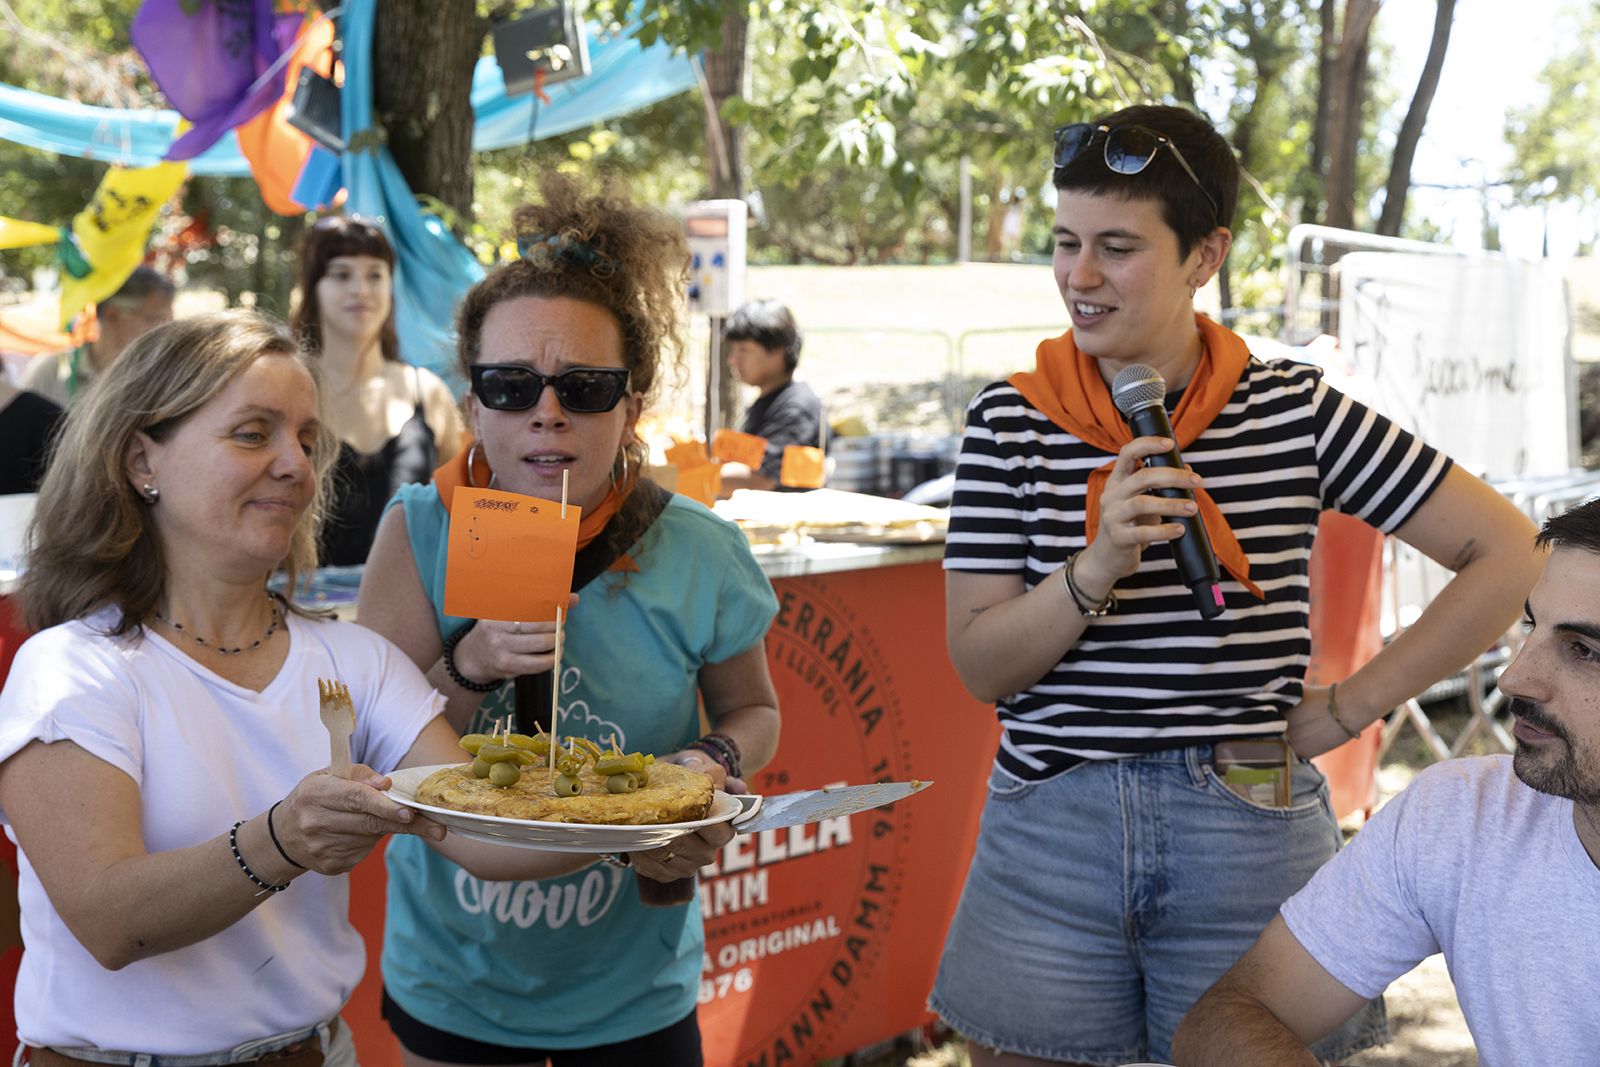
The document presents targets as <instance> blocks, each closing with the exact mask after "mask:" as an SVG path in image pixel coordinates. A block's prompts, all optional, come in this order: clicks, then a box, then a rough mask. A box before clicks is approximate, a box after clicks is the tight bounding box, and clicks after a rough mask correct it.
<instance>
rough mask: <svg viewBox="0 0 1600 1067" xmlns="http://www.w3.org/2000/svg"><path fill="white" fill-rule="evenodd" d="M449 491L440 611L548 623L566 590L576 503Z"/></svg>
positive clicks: (466, 489) (496, 492) (472, 490)
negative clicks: (446, 543) (448, 517)
mask: <svg viewBox="0 0 1600 1067" xmlns="http://www.w3.org/2000/svg"><path fill="white" fill-rule="evenodd" d="M566 510H567V517H566V518H564V519H563V518H562V517H561V504H560V502H558V501H550V500H544V499H542V498H540V497H532V496H523V495H521V494H520V493H504V492H501V491H500V490H498V489H475V488H472V487H470V486H466V485H459V486H456V490H455V492H454V493H453V494H452V496H451V501H450V540H449V546H448V555H447V557H446V561H445V577H444V610H445V613H446V614H447V615H458V616H460V617H462V618H470V619H500V620H510V621H513V622H553V621H555V617H556V608H557V607H560V608H561V609H562V610H563V611H565V609H566V606H567V598H568V596H569V595H570V594H571V592H572V562H573V557H574V556H576V555H577V551H578V520H579V518H580V517H581V514H580V513H581V511H582V509H580V508H579V507H578V506H577V505H576V504H568V505H567V506H566Z"/></svg>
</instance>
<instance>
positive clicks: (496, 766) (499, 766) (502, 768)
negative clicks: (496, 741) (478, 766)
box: [489, 763, 522, 786]
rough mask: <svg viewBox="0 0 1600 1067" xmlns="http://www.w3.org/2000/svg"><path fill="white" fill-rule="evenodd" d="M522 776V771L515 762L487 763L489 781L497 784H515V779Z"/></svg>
mask: <svg viewBox="0 0 1600 1067" xmlns="http://www.w3.org/2000/svg"><path fill="white" fill-rule="evenodd" d="M521 777H522V771H520V770H519V769H518V768H517V765H516V764H515V763H491V764H490V765H489V781H490V782H491V783H492V784H494V785H498V786H508V785H516V784H517V779H518V778H521Z"/></svg>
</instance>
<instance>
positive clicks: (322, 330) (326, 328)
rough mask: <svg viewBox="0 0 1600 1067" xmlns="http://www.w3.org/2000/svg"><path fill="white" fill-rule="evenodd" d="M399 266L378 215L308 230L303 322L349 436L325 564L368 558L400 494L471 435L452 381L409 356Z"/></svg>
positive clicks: (344, 440)
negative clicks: (401, 319)
mask: <svg viewBox="0 0 1600 1067" xmlns="http://www.w3.org/2000/svg"><path fill="white" fill-rule="evenodd" d="M393 272H394V249H393V247H391V246H390V244H389V241H388V239H387V238H386V237H384V235H383V231H382V230H380V229H379V228H378V227H377V226H375V225H373V224H372V223H371V222H368V221H366V220H364V219H360V218H356V217H354V216H347V215H328V216H325V217H323V218H320V219H318V220H317V221H316V223H315V224H313V225H312V227H311V229H310V230H309V231H308V232H307V233H306V238H305V245H304V247H303V248H302V251H301V256H300V303H299V306H298V307H297V308H296V309H295V316H294V326H295V332H296V333H297V334H298V335H299V337H300V339H301V342H302V343H303V344H305V345H306V347H307V348H309V349H310V350H311V351H312V352H313V353H315V354H316V355H318V356H319V357H320V359H321V367H322V388H323V395H324V401H325V407H326V409H327V412H328V415H327V418H328V425H329V427H330V428H331V429H332V430H333V432H334V435H335V436H336V437H337V438H338V439H339V455H338V459H337V461H336V462H335V464H334V469H333V482H332V486H331V490H332V493H333V500H332V504H331V507H330V509H329V513H328V518H327V521H326V522H325V523H324V525H323V531H322V562H323V563H324V564H331V565H334V566H344V565H348V564H354V563H362V562H364V561H365V560H366V558H367V550H368V549H369V548H371V547H372V538H373V535H374V534H375V533H376V532H377V530H378V521H379V520H380V519H381V518H382V517H383V508H384V505H385V504H386V503H387V502H388V500H389V498H390V497H391V496H393V495H394V491H395V490H396V489H398V488H400V486H402V485H405V484H407V483H408V482H425V481H427V480H428V478H429V476H430V475H431V474H432V473H433V469H434V467H436V466H438V465H439V464H440V463H442V462H446V461H448V460H449V459H451V458H452V457H453V456H454V455H455V454H456V452H457V450H458V449H459V446H460V442H461V413H460V409H459V408H458V407H457V406H456V402H455V398H454V397H453V396H452V395H451V394H450V389H449V387H448V386H446V385H445V383H444V382H443V381H441V380H440V379H439V377H438V376H437V375H435V374H434V373H432V372H431V371H427V370H423V369H422V368H421V367H412V366H408V365H407V364H405V363H403V362H402V361H401V359H400V340H399V335H398V334H397V333H396V332H395V325H394V273H393Z"/></svg>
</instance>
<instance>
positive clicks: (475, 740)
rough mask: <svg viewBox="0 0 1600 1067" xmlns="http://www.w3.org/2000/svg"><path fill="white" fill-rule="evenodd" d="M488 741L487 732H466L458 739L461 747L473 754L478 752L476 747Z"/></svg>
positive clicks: (478, 747)
mask: <svg viewBox="0 0 1600 1067" xmlns="http://www.w3.org/2000/svg"><path fill="white" fill-rule="evenodd" d="M488 743H489V735H488V734H467V735H466V736H465V737H463V738H462V739H461V741H460V745H461V747H462V748H464V749H466V750H467V751H468V752H470V753H472V754H473V755H474V756H476V755H477V754H478V749H480V748H482V747H483V746H484V745H486V744H488Z"/></svg>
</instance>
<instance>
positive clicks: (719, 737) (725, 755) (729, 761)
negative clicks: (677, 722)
mask: <svg viewBox="0 0 1600 1067" xmlns="http://www.w3.org/2000/svg"><path fill="white" fill-rule="evenodd" d="M689 747H690V748H696V749H699V750H700V751H701V752H704V753H705V754H706V755H708V756H710V757H711V758H712V759H714V760H716V761H717V762H718V763H720V764H721V765H722V769H723V770H724V771H726V772H727V773H728V777H729V778H742V777H743V775H741V774H740V773H739V767H740V764H741V762H742V759H741V755H740V752H739V742H737V741H735V740H734V739H733V738H731V737H729V736H728V735H727V734H725V733H722V732H721V731H720V730H714V731H712V732H711V733H709V734H706V735H705V736H704V737H701V738H700V739H699V740H696V741H691V742H689Z"/></svg>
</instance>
